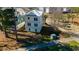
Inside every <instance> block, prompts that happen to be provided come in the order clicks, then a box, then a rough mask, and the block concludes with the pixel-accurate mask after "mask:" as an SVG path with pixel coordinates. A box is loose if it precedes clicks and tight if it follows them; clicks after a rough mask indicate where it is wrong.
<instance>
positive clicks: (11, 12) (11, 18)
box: [0, 8, 16, 37]
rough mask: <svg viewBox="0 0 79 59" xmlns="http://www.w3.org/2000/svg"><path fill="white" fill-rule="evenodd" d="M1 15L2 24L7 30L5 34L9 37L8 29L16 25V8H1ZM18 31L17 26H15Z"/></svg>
mask: <svg viewBox="0 0 79 59" xmlns="http://www.w3.org/2000/svg"><path fill="white" fill-rule="evenodd" d="M0 16H1V18H2V20H1V22H2V26H3V30H4V32H5V36H6V37H8V34H7V29H9V28H11V27H12V26H13V25H14V28H15V27H16V21H15V20H16V19H15V9H14V8H8V9H7V8H6V9H4V10H0ZM15 31H16V28H15Z"/></svg>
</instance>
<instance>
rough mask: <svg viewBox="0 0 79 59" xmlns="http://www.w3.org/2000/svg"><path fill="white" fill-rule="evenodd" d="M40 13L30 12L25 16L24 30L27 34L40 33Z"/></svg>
mask: <svg viewBox="0 0 79 59" xmlns="http://www.w3.org/2000/svg"><path fill="white" fill-rule="evenodd" d="M42 14H43V13H42V11H39V10H32V11H30V12H28V13H26V15H25V29H26V31H29V32H40V31H41V29H42V26H43V16H42Z"/></svg>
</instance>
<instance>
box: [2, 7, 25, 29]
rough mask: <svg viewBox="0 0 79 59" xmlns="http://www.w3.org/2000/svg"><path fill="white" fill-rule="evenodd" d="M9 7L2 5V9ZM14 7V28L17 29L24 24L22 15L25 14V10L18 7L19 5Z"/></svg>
mask: <svg viewBox="0 0 79 59" xmlns="http://www.w3.org/2000/svg"><path fill="white" fill-rule="evenodd" d="M10 8H11V7H3V8H2V10H5V9H10ZM14 9H15V16H16V17H17V18H16V25H17V26H16V28H17V30H19V29H20V28H21V27H23V26H24V24H25V20H24V15H25V13H26V12H25V11H24V9H22V8H20V7H14Z"/></svg>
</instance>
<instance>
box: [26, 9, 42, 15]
mask: <svg viewBox="0 0 79 59" xmlns="http://www.w3.org/2000/svg"><path fill="white" fill-rule="evenodd" d="M42 14H43V13H42V11H39V10H32V11H30V12H28V13H26V15H27V16H41V15H42Z"/></svg>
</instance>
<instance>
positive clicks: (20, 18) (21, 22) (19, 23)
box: [15, 8, 25, 30]
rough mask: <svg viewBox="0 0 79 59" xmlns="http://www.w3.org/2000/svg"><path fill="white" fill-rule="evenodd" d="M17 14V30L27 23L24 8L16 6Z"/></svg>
mask: <svg viewBox="0 0 79 59" xmlns="http://www.w3.org/2000/svg"><path fill="white" fill-rule="evenodd" d="M15 14H16V17H17V20H16V24H17V30H19V29H20V28H22V27H23V26H24V25H25V19H24V15H25V11H24V10H23V9H22V8H15Z"/></svg>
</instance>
